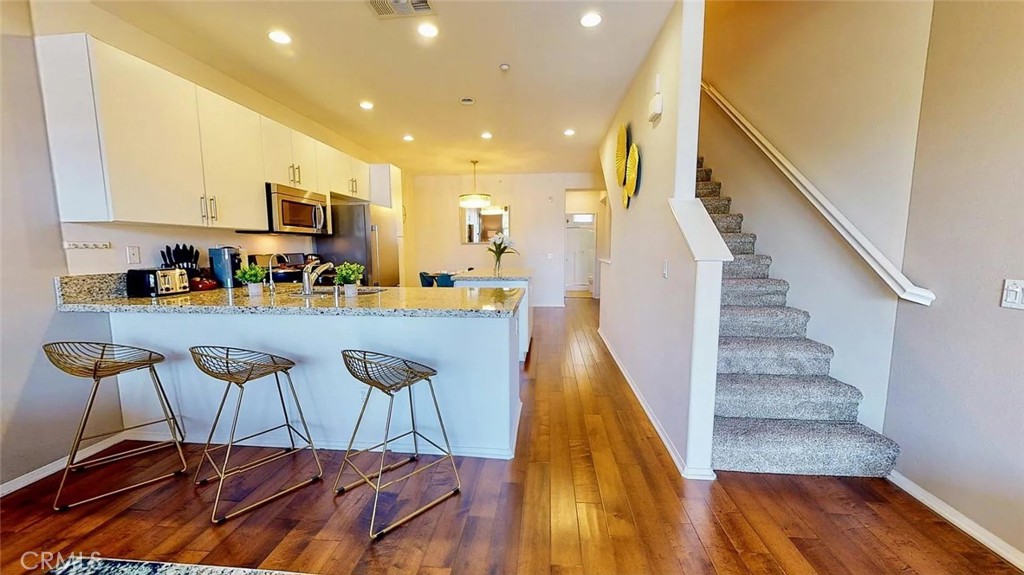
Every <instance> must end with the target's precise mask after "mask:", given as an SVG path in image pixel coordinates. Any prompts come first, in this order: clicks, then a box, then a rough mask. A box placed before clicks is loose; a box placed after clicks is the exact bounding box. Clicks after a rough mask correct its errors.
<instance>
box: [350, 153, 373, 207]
mask: <svg viewBox="0 0 1024 575" xmlns="http://www.w3.org/2000/svg"><path fill="white" fill-rule="evenodd" d="M351 166H352V179H353V180H355V182H353V191H352V195H353V196H355V197H357V198H359V199H361V200H369V199H370V164H367V163H366V162H364V161H362V160H357V159H356V158H352V161H351Z"/></svg>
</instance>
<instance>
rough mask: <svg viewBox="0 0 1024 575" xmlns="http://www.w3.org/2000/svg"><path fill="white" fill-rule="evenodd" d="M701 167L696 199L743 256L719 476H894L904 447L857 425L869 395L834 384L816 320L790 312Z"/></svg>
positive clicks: (734, 282) (723, 361)
mask: <svg viewBox="0 0 1024 575" xmlns="http://www.w3.org/2000/svg"><path fill="white" fill-rule="evenodd" d="M721 190H722V184H721V183H719V182H714V181H712V180H711V169H710V168H705V167H704V162H703V158H698V159H697V196H698V197H699V198H700V200H701V201H702V202H703V203H704V206H705V207H706V208H707V210H708V214H710V215H711V219H712V220H714V222H715V225H716V226H718V230H719V231H720V232H721V233H722V238H724V239H725V243H726V245H728V246H729V249H730V250H731V251H732V253H733V256H734V257H735V260H734V261H731V262H726V263H725V267H724V269H723V279H722V316H721V339H720V340H719V347H718V390H717V394H716V397H715V434H714V450H713V457H712V467H714V468H715V469H717V470H722V471H750V472H757V473H790V474H800V475H856V476H873V477H883V476H886V475H888V474H889V472H890V471H891V470H892V468H893V465H894V464H895V463H896V457H897V456H898V455H899V452H900V448H899V446H898V445H897V444H896V442H894V441H892V440H891V439H889V438H887V437H885V436H883V435H880V434H878V433H875V432H874V431H872V430H871V429H868V428H867V427H865V426H863V425H861V424H859V423H857V408H858V406H859V404H860V401H861V399H862V397H863V396H862V394H861V392H860V391H859V390H858V389H857V388H855V387H853V386H852V385H848V384H845V383H843V382H841V381H837V380H835V379H833V378H831V377H829V375H828V373H829V366H830V363H831V361H832V353H833V352H832V348H831V347H829V346H827V345H825V344H822V343H818V342H816V341H813V340H810V339H807V321H808V319H810V314H808V313H807V312H805V311H803V310H799V309H796V308H792V307H787V306H786V292H788V291H789V284H788V283H787V282H785V281H784V280H780V279H775V278H769V277H768V271H769V270H768V268H769V267H770V266H771V263H772V258H771V256H766V255H757V254H755V253H754V242H755V241H756V240H757V237H756V236H754V234H748V233H743V230H742V227H743V214H734V213H731V204H732V198H729V197H723V196H722V195H721Z"/></svg>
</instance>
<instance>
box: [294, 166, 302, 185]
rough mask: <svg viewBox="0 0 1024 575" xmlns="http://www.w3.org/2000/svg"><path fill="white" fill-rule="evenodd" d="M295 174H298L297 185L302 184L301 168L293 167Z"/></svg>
mask: <svg viewBox="0 0 1024 575" xmlns="http://www.w3.org/2000/svg"><path fill="white" fill-rule="evenodd" d="M295 173H296V174H298V175H299V176H298V178H299V179H298V183H300V184H301V183H302V166H295Z"/></svg>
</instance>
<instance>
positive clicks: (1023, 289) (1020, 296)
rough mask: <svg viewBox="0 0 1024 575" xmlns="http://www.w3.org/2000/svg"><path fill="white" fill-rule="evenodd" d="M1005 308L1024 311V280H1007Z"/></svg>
mask: <svg viewBox="0 0 1024 575" xmlns="http://www.w3.org/2000/svg"><path fill="white" fill-rule="evenodd" d="M1001 305H1002V306H1003V307H1007V308H1010V309H1024V280H1005V281H1004V282H1003V303H1002V304H1001Z"/></svg>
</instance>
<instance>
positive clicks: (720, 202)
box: [699, 196, 732, 214]
mask: <svg viewBox="0 0 1024 575" xmlns="http://www.w3.org/2000/svg"><path fill="white" fill-rule="evenodd" d="M699 199H700V201H701V202H703V203H704V209H706V210H707V211H708V213H709V214H728V213H729V209H730V206H732V198H730V197H728V196H719V197H717V198H699Z"/></svg>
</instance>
